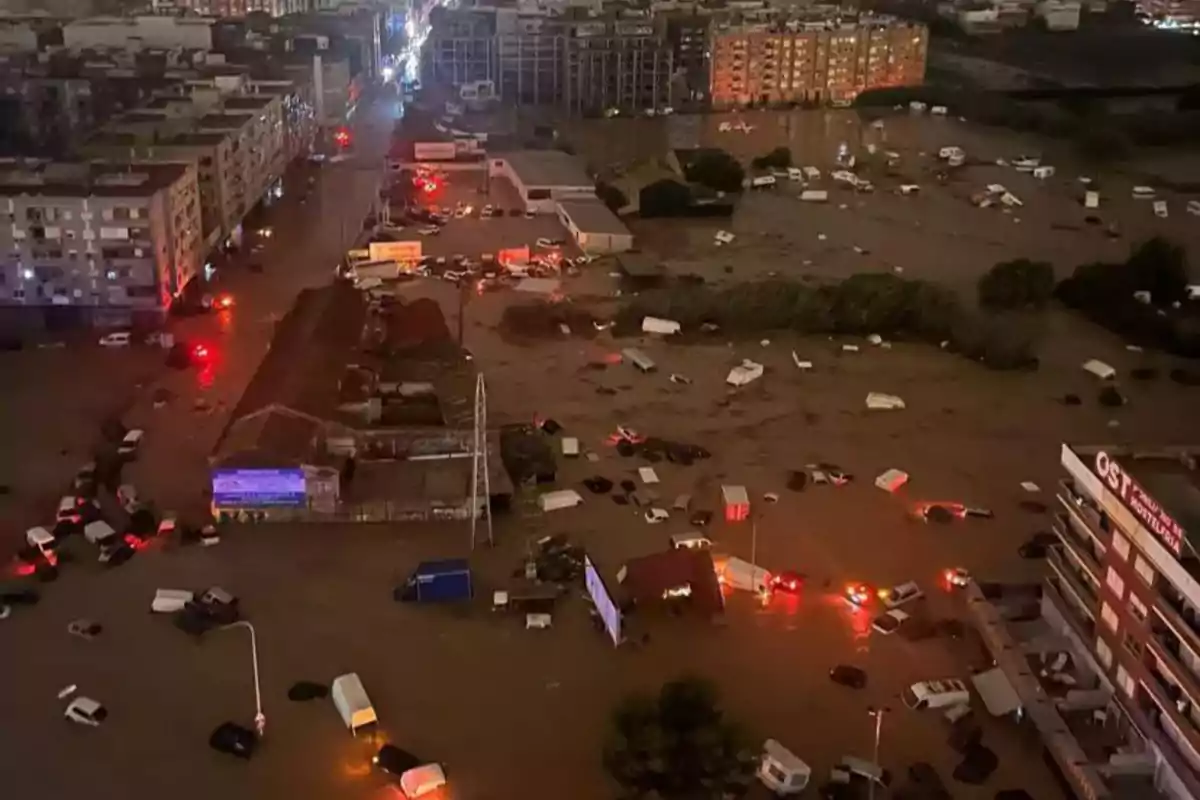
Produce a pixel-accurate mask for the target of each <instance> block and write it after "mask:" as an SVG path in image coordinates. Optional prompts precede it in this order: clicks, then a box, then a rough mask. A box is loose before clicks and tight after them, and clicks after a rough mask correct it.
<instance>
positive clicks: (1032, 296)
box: [976, 258, 1054, 311]
mask: <svg viewBox="0 0 1200 800" xmlns="http://www.w3.org/2000/svg"><path fill="white" fill-rule="evenodd" d="M976 289H977V291H978V294H979V305H980V306H982V307H983V308H986V309H988V310H989V311H1016V310H1018V309H1023V308H1045V306H1046V304H1047V303H1049V302H1050V298H1051V297H1052V296H1053V295H1054V267H1052V266H1050V265H1049V264H1047V263H1045V262H1044V261H1030V260H1029V259H1028V258H1018V259H1016V260H1014V261H1001V262H1000V263H999V264H996V265H995V266H994V267H992V268H991V269H989V270H988V271H987V272H985V273H984V274H983V277H981V278H980V279H979V283H978V285H977V287H976Z"/></svg>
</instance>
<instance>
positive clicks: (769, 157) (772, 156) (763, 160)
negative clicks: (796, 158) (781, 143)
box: [750, 147, 792, 169]
mask: <svg viewBox="0 0 1200 800" xmlns="http://www.w3.org/2000/svg"><path fill="white" fill-rule="evenodd" d="M750 165H751V166H753V167H754V168H755V169H787V168H788V167H790V166H791V165H792V151H791V150H790V149H788V148H786V147H776V148H775V149H774V150H772V151H771V152H769V153H767V154H765V155H761V156H759V157H758V158H756V159H754V160H753V161H751V162H750Z"/></svg>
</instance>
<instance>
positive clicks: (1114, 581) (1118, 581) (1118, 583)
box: [1104, 567, 1125, 600]
mask: <svg viewBox="0 0 1200 800" xmlns="http://www.w3.org/2000/svg"><path fill="white" fill-rule="evenodd" d="M1104 582H1105V583H1106V584H1108V588H1109V589H1112V592H1113V594H1115V595H1116V596H1117V599H1118V600H1122V599H1124V597H1125V581H1124V580H1123V579H1122V578H1121V576H1120V575H1118V574H1117V571H1116V570H1115V569H1113V568H1112V567H1109V568H1108V574H1107V575H1105V576H1104Z"/></svg>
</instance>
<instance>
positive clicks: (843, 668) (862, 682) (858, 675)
mask: <svg viewBox="0 0 1200 800" xmlns="http://www.w3.org/2000/svg"><path fill="white" fill-rule="evenodd" d="M829 680H831V681H833V682H834V683H836V684H838V685H839V686H846V687H848V688H850V689H865V688H866V686H867V673H866V672H865V671H864V670H862V669H860V668H858V667H852V666H850V665H849V664H838V665H837V666H835V667H833V668H832V669H830V670H829Z"/></svg>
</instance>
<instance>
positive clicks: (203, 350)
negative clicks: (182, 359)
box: [192, 344, 209, 361]
mask: <svg viewBox="0 0 1200 800" xmlns="http://www.w3.org/2000/svg"><path fill="white" fill-rule="evenodd" d="M192 355H193V356H194V357H195V358H196V360H197V361H207V360H208V355H209V353H208V348H207V347H205V346H204V345H202V344H198V345H196V346H195V347H193V348H192Z"/></svg>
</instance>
